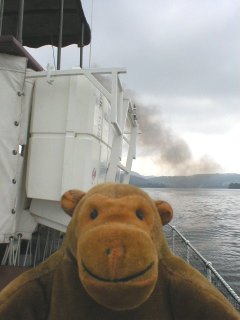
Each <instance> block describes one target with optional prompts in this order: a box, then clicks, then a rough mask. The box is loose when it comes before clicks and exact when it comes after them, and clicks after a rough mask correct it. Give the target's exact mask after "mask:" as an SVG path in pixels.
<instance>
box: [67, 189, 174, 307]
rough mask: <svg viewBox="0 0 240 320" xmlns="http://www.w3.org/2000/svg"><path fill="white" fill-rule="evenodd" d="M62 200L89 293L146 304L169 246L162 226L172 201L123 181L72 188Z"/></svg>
mask: <svg viewBox="0 0 240 320" xmlns="http://www.w3.org/2000/svg"><path fill="white" fill-rule="evenodd" d="M61 205H62V208H63V209H64V211H65V212H67V213H68V214H69V215H71V216H72V219H71V222H70V224H69V226H68V230H67V235H66V246H67V248H68V249H69V250H70V251H71V253H72V255H73V256H74V257H75V259H76V261H77V266H78V273H79V278H80V281H81V282H82V284H83V286H84V288H85V289H86V291H87V292H88V294H89V295H90V296H91V297H92V298H93V299H94V300H95V301H96V302H97V303H99V304H101V305H103V306H104V307H107V308H110V309H113V310H128V309H133V308H136V307H138V306H140V305H141V304H142V303H144V302H145V301H146V300H147V299H148V298H149V297H150V295H151V293H152V292H153V290H154V288H155V285H156V282H157V279H158V264H159V263H160V262H159V261H160V260H161V257H162V255H164V251H167V250H168V249H167V246H166V244H165V240H164V236H163V231H162V225H164V224H166V223H168V222H169V221H170V220H171V218H172V208H171V206H170V205H169V204H168V203H166V202H164V201H153V200H152V199H151V198H150V197H149V196H148V195H147V194H146V193H145V192H143V191H142V190H140V189H138V188H136V187H133V186H130V185H123V184H102V185H98V186H96V187H94V188H92V189H91V190H90V191H89V192H87V193H84V192H81V191H79V190H70V191H68V192H66V193H65V194H64V195H63V196H62V199H61Z"/></svg>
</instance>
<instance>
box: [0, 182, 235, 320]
mask: <svg viewBox="0 0 240 320" xmlns="http://www.w3.org/2000/svg"><path fill="white" fill-rule="evenodd" d="M61 203H62V207H63V209H64V210H65V211H66V212H67V213H68V214H70V215H72V219H71V222H70V224H69V226H68V230H67V233H66V237H65V242H64V245H63V246H62V248H61V249H60V250H59V251H58V252H56V253H55V254H54V255H53V256H51V257H50V258H49V259H48V260H47V261H45V262H44V263H42V264H40V265H39V266H38V267H37V268H34V269H32V270H30V271H28V272H26V273H25V274H23V275H22V276H20V277H18V278H17V279H16V280H15V281H13V282H12V283H11V284H9V285H8V286H7V287H6V288H5V289H4V290H3V291H2V293H1V295H0V304H1V306H0V319H4V320H5V319H6V320H13V319H14V320H15V319H24V320H32V319H34V320H43V319H47V320H65V319H71V320H83V319H84V320H88V319H89V320H90V319H91V320H97V319H98V320H99V319H103V320H112V319H114V320H120V319H124V320H130V319H131V320H160V319H164V320H168V319H177V320H198V319H199V320H200V319H201V320H203V319H204V320H215V319H216V320H234V319H235V320H237V319H240V318H239V314H238V313H237V312H236V311H235V310H234V308H233V307H232V306H231V305H230V303H229V302H228V301H227V300H226V299H225V298H224V297H223V296H222V295H221V293H219V292H218V291H217V290H216V289H215V288H214V287H213V286H212V285H211V284H210V283H209V282H208V281H207V280H206V279H205V278H204V277H203V276H202V275H201V274H200V273H199V272H198V271H196V270H195V269H193V268H192V267H190V266H189V265H187V264H186V263H185V262H184V261H183V260H182V259H180V258H178V257H176V256H174V255H173V254H172V253H171V251H170V250H169V248H168V246H167V243H166V241H165V238H164V234H163V230H162V225H163V224H166V223H168V222H169V221H170V220H171V218H172V208H171V206H170V205H169V204H168V203H166V202H164V201H156V202H154V201H153V200H152V199H151V198H150V197H149V196H148V195H147V194H146V193H144V192H143V191H142V190H140V189H137V188H135V187H133V186H128V185H122V184H103V185H99V186H97V187H94V188H93V189H91V190H90V191H89V192H88V193H86V194H85V193H83V192H81V191H78V190H71V191H68V192H67V193H65V194H64V195H63V197H62V201H61Z"/></svg>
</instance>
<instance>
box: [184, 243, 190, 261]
mask: <svg viewBox="0 0 240 320" xmlns="http://www.w3.org/2000/svg"><path fill="white" fill-rule="evenodd" d="M185 243H186V247H187V255H186V261H187V263H190V250H189V243H190V241H189V240H187V241H186V242H185Z"/></svg>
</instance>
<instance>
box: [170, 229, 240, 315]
mask: <svg viewBox="0 0 240 320" xmlns="http://www.w3.org/2000/svg"><path fill="white" fill-rule="evenodd" d="M167 228H170V230H171V233H170V234H171V243H170V244H171V247H172V251H173V252H174V253H176V254H177V252H176V251H177V250H176V243H175V236H176V235H177V236H179V237H180V239H181V240H182V242H183V243H184V244H185V246H186V256H185V257H182V258H183V259H185V260H186V261H187V262H188V263H189V264H191V261H190V252H189V251H190V249H191V250H192V251H193V252H194V254H195V255H196V256H197V258H199V259H200V260H201V261H202V262H203V263H204V266H205V268H206V274H204V275H205V276H206V277H207V279H208V280H209V281H210V282H213V276H212V274H214V276H215V279H214V281H215V282H216V279H217V281H218V283H220V285H222V286H223V287H224V289H225V290H226V291H227V293H228V294H226V292H223V290H221V288H218V289H219V290H220V291H221V292H222V293H223V294H224V295H225V297H226V298H227V299H228V300H229V301H230V302H231V303H232V304H233V305H234V306H235V308H236V309H237V310H239V311H240V297H239V296H238V295H237V293H236V292H235V291H234V290H233V289H232V288H231V287H230V285H229V284H228V283H227V282H226V281H225V280H224V279H223V277H222V276H221V275H220V274H219V273H218V272H217V270H216V269H215V268H214V267H213V266H212V263H211V262H210V261H208V260H206V259H205V258H204V257H203V256H202V254H201V253H200V252H199V251H198V250H197V249H196V248H195V247H194V246H193V245H192V244H191V243H190V241H189V240H187V239H186V238H185V237H184V236H183V234H182V233H181V232H180V231H179V230H178V229H177V228H176V227H175V226H172V225H171V224H168V225H167V226H165V231H167ZM195 268H196V266H195ZM213 284H215V285H216V286H217V284H216V283H213ZM217 287H218V286H217ZM229 296H230V297H229Z"/></svg>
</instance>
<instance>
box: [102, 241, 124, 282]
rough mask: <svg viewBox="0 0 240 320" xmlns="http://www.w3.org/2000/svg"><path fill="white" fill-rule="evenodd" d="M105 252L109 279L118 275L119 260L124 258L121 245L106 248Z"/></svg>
mask: <svg viewBox="0 0 240 320" xmlns="http://www.w3.org/2000/svg"><path fill="white" fill-rule="evenodd" d="M105 254H106V256H107V261H108V262H107V264H108V271H109V276H110V278H111V279H115V278H116V277H117V276H118V273H119V270H120V269H119V268H120V266H121V261H122V260H124V259H123V258H124V257H123V256H124V249H123V247H121V246H118V247H114V248H110V247H108V248H106V250H105Z"/></svg>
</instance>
